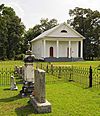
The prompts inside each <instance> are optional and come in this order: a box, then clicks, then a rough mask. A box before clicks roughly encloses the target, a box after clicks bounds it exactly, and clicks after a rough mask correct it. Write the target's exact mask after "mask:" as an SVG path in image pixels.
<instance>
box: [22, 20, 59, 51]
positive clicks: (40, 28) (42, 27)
mask: <svg viewBox="0 0 100 116" xmlns="http://www.w3.org/2000/svg"><path fill="white" fill-rule="evenodd" d="M56 25H58V23H57V20H56V19H51V20H49V19H48V18H46V19H44V18H42V19H41V20H40V24H36V25H35V26H34V27H33V28H30V29H29V30H28V31H27V32H26V33H25V43H24V46H25V47H24V51H26V49H27V48H26V44H27V42H28V41H31V40H32V39H34V38H35V37H37V36H38V35H40V34H41V33H42V32H44V31H46V30H48V29H51V28H53V27H55V26H56Z"/></svg>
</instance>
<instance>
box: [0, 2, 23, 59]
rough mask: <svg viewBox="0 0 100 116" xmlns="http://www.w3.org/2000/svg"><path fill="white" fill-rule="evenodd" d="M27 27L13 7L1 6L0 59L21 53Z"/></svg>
mask: <svg viewBox="0 0 100 116" xmlns="http://www.w3.org/2000/svg"><path fill="white" fill-rule="evenodd" d="M24 29H25V26H24V25H23V23H22V22H21V19H20V18H19V17H18V16H17V15H16V13H15V11H14V10H13V8H11V7H6V6H4V4H2V5H0V58H2V59H5V58H8V59H11V58H13V57H14V56H15V55H16V54H19V53H21V47H22V42H23V37H22V36H23V33H24Z"/></svg>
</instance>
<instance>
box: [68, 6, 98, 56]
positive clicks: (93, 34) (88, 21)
mask: <svg viewBox="0 0 100 116" xmlns="http://www.w3.org/2000/svg"><path fill="white" fill-rule="evenodd" d="M69 15H70V16H71V17H72V18H71V19H70V20H68V22H69V23H70V25H71V26H73V28H74V29H75V30H76V31H78V32H79V33H80V34H82V35H83V36H84V37H85V38H86V40H85V41H84V57H85V58H86V57H91V56H96V57H97V56H98V55H99V56H100V52H99V51H100V50H99V49H100V48H99V44H100V43H99V42H100V40H99V37H100V12H99V11H97V10H95V11H92V10H91V9H84V8H79V7H76V8H75V9H73V10H70V11H69Z"/></svg>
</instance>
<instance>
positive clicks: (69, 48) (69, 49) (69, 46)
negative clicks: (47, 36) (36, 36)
mask: <svg viewBox="0 0 100 116" xmlns="http://www.w3.org/2000/svg"><path fill="white" fill-rule="evenodd" d="M50 41H51V47H50V46H48V43H50ZM52 42H53V43H54V45H52ZM79 42H80V46H79ZM63 43H64V44H63ZM73 43H74V44H75V43H76V44H77V46H76V51H75V47H73ZM65 44H66V45H65ZM43 45H44V46H43V51H44V52H43V56H44V57H56V58H59V57H61V56H62V57H67V58H71V57H76V58H77V57H80V58H83V41H60V40H43ZM60 46H61V47H63V51H65V52H64V54H61V52H62V51H61V49H62V48H61V47H60ZM79 47H80V48H79ZM51 48H52V50H51ZM54 49H55V50H54ZM79 49H80V50H79ZM51 52H53V53H51ZM74 52H75V53H76V56H75V55H74V54H75V53H74ZM78 52H80V53H78ZM50 54H52V55H50ZM60 54H61V55H60ZM78 54H80V56H78Z"/></svg>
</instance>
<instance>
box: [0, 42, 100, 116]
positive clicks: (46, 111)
mask: <svg viewBox="0 0 100 116" xmlns="http://www.w3.org/2000/svg"><path fill="white" fill-rule="evenodd" d="M99 63H100V61H80V62H52V63H51V62H39V61H37V60H36V58H35V56H34V55H32V52H31V50H30V45H29V43H28V50H27V51H26V55H25V58H24V60H23V61H2V62H0V115H1V116H2V115H3V116H6V115H9V116H12V115H13V116H35V115H40V116H42V115H43V116H59V115H60V116H64V115H65V116H66V115H72V116H75V115H82V116H83V115H87V116H88V114H89V115H91V116H92V115H96V116H99V115H100V107H99V106H100V70H99V66H98V64H99Z"/></svg>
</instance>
